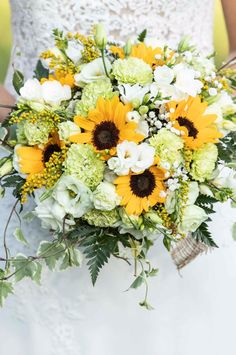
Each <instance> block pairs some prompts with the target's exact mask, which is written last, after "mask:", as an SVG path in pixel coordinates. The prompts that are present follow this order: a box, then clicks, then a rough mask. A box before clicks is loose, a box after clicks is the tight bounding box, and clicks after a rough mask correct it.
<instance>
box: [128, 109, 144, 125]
mask: <svg viewBox="0 0 236 355" xmlns="http://www.w3.org/2000/svg"><path fill="white" fill-rule="evenodd" d="M140 120H141V115H140V114H139V113H138V111H129V112H128V113H127V121H128V122H135V123H139V121H140Z"/></svg>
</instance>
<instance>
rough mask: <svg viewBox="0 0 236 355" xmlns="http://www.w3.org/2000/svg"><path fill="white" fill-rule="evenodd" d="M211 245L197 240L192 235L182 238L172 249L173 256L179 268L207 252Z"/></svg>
mask: <svg viewBox="0 0 236 355" xmlns="http://www.w3.org/2000/svg"><path fill="white" fill-rule="evenodd" d="M208 251H209V247H207V246H206V245H205V244H204V243H201V242H197V241H196V240H195V239H193V238H192V237H191V236H187V237H186V238H184V239H182V240H180V241H179V242H177V243H176V245H175V246H174V247H173V248H172V250H171V257H172V260H173V261H174V263H175V265H176V267H177V269H178V270H180V269H182V268H183V267H184V266H186V265H188V264H189V263H190V262H191V261H192V260H194V259H195V258H196V257H197V256H198V255H201V254H202V253H207V252H208Z"/></svg>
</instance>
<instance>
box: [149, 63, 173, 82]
mask: <svg viewBox="0 0 236 355" xmlns="http://www.w3.org/2000/svg"><path fill="white" fill-rule="evenodd" d="M174 77H175V72H174V70H173V69H171V68H169V67H168V66H167V65H163V66H162V67H160V66H159V67H157V68H156V69H155V71H154V79H155V81H156V82H157V84H158V85H159V86H160V87H161V86H162V85H168V84H171V83H172V81H173V80H174Z"/></svg>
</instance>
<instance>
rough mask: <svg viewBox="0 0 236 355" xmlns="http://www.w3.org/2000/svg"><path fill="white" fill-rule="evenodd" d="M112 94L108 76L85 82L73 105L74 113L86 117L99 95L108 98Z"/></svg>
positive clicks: (94, 105)
mask: <svg viewBox="0 0 236 355" xmlns="http://www.w3.org/2000/svg"><path fill="white" fill-rule="evenodd" d="M113 96H114V93H113V92H112V85H111V81H110V80H109V79H108V78H106V79H102V80H98V81H95V82H92V83H90V84H87V85H86V86H85V88H84V90H83V94H82V97H81V100H79V101H78V102H77V104H76V106H75V113H76V115H80V116H84V117H86V116H87V115H88V112H89V111H90V110H92V109H94V108H95V107H96V103H97V100H98V98H99V97H103V98H104V99H107V100H109V99H111V98H112V97H113Z"/></svg>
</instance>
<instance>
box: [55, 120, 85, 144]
mask: <svg viewBox="0 0 236 355" xmlns="http://www.w3.org/2000/svg"><path fill="white" fill-rule="evenodd" d="M80 132H81V129H80V128H79V126H77V125H76V124H75V123H74V122H71V121H66V122H61V123H59V124H58V133H59V138H60V140H62V141H68V140H69V137H70V136H73V135H75V134H77V133H80Z"/></svg>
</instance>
